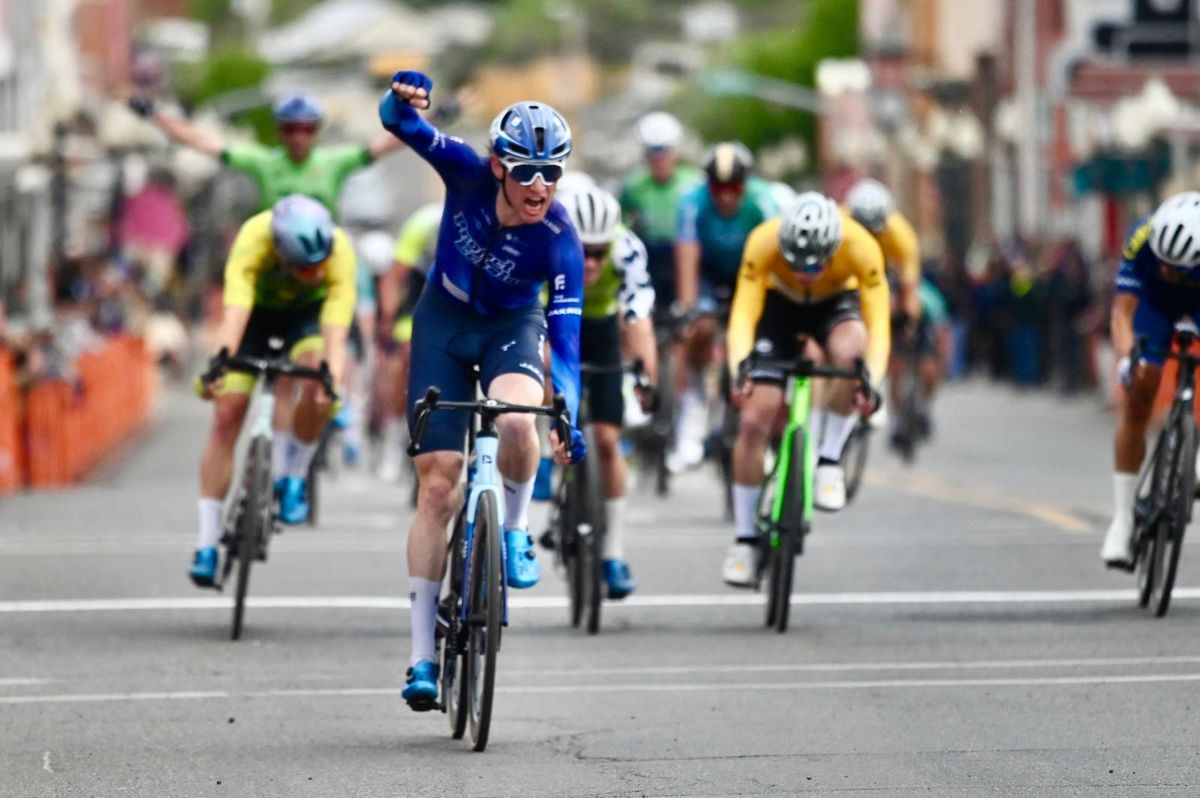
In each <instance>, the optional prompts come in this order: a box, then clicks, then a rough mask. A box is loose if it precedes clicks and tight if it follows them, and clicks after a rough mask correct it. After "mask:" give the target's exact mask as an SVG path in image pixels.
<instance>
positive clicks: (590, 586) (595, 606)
mask: <svg viewBox="0 0 1200 798" xmlns="http://www.w3.org/2000/svg"><path fill="white" fill-rule="evenodd" d="M587 438H588V451H590V452H598V451H599V450H598V449H597V448H596V439H595V436H594V435H593V434H592V429H591V427H590V426H589V427H588V430H587ZM575 468H576V469H582V471H583V473H584V474H586V479H585V480H584V482H585V484H584V489H583V491H582V494H583V497H584V504H583V508H584V512H583V517H582V519H581V521H580V526H579V527H578V529H579V536H578V540H579V546H578V556H577V558H576V561H577V568H578V575H579V581H580V582H581V584H582V587H583V590H582V598H583V602H582V603H583V608H584V612H585V619H586V627H587V632H588V634H590V635H594V634H596V633H597V632H599V631H600V607H601V604H602V599H603V597H604V596H603V592H604V587H603V585H604V574H603V561H602V559H601V558H602V556H603V554H604V551H603V546H604V534H605V532H606V531H607V527H608V523H607V518H606V517H605V514H604V512H605V508H604V484H603V480H602V479H601V476H600V458H599V456H598V455H593V456H592V457H588V458H586V459H585V460H584V461H583V463H581V464H580V465H577V466H575Z"/></svg>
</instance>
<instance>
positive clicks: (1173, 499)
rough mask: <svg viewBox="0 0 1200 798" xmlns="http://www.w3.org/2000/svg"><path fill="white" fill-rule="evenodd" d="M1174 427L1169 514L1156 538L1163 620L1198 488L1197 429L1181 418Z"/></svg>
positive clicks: (1156, 594) (1157, 596) (1154, 603)
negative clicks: (1196, 463) (1196, 488)
mask: <svg viewBox="0 0 1200 798" xmlns="http://www.w3.org/2000/svg"><path fill="white" fill-rule="evenodd" d="M1176 424H1177V426H1175V427H1173V432H1174V435H1175V438H1176V440H1175V442H1174V445H1173V446H1171V447H1168V448H1172V449H1174V452H1173V457H1172V459H1171V470H1170V473H1171V475H1172V478H1171V480H1170V485H1169V492H1168V493H1167V502H1168V504H1167V505H1166V506H1167V510H1166V511H1165V512H1163V513H1161V514H1160V516H1159V523H1158V526H1157V529H1156V530H1155V536H1154V571H1153V572H1154V576H1155V578H1154V579H1153V580H1152V582H1151V592H1150V606H1151V607H1152V608H1153V610H1154V615H1155V616H1156V617H1159V618H1161V617H1163V616H1164V615H1166V614H1167V610H1168V609H1169V608H1170V606H1171V590H1172V588H1174V586H1175V574H1176V572H1177V571H1178V569H1179V554H1180V550H1181V549H1182V548H1183V535H1184V532H1185V531H1186V529H1187V525H1188V521H1189V520H1190V519H1191V514H1192V501H1193V497H1194V495H1195V494H1194V491H1195V487H1196V473H1195V472H1196V469H1195V462H1196V426H1195V424H1194V423H1193V422H1192V421H1191V419H1190V418H1181V419H1179V420H1178V421H1177V422H1176Z"/></svg>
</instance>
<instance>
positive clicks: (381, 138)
mask: <svg viewBox="0 0 1200 798" xmlns="http://www.w3.org/2000/svg"><path fill="white" fill-rule="evenodd" d="M404 147H405V144H404V142H403V141H401V140H400V139H398V138H396V137H395V136H393V135H392V134H391V133H388V132H386V131H384V132H383V133H380V134H379V135H377V136H375V137H374V138H373V139H371V140H370V141H369V142H368V143H367V152H369V153H371V160H373V161H377V160H379V159H380V158H382V157H383V156H385V155H387V154H388V153H391V152H395V151H396V150H401V149H404Z"/></svg>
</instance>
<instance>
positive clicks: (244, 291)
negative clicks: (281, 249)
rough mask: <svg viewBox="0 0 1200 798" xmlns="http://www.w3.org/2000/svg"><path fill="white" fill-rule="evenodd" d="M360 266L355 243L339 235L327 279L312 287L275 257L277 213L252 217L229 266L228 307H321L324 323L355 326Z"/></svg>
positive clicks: (336, 233)
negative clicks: (273, 223)
mask: <svg viewBox="0 0 1200 798" xmlns="http://www.w3.org/2000/svg"><path fill="white" fill-rule="evenodd" d="M356 264H357V261H356V259H355V256H354V247H353V246H352V245H351V244H350V239H348V238H347V237H346V234H345V233H344V232H342V229H341V228H340V227H338V228H335V229H334V231H333V251H332V252H331V253H330V255H329V258H328V260H326V261H325V263H324V264H322V265H321V266H320V267H318V268H320V269H323V270H324V272H325V279H324V280H322V281H320V282H318V283H316V284H314V285H310V284H308V283H305V282H302V281H301V280H300V279H299V278H298V277H297V276H296V275H295V272H294V271H293V270H292V269H290V268H288V267H287V266H285V265H283V264H282V263H281V262H280V261H279V259H278V258H277V257H276V256H275V243H274V241H273V240H272V237H271V211H270V210H266V211H263V212H262V213H259V214H256V215H254V216H251V217H250V218H249V219H247V220H246V222H245V223H244V224H243V225H242V228H241V229H240V230H239V231H238V234H237V238H236V239H234V242H233V248H232V249H231V250H230V252H229V260H228V261H226V263H225V304H226V305H232V306H233V307H241V308H255V307H265V308H272V309H274V310H289V309H291V308H302V307H306V306H308V305H311V304H312V303H314V302H321V303H322V305H321V324H323V325H324V324H329V325H333V326H335V327H349V326H350V321H351V319H353V317H354V298H355V288H354V279H355V274H354V272H355V268H356Z"/></svg>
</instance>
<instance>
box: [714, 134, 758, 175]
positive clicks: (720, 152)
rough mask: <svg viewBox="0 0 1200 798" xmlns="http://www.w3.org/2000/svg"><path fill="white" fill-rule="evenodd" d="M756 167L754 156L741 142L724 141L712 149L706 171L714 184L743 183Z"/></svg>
mask: <svg viewBox="0 0 1200 798" xmlns="http://www.w3.org/2000/svg"><path fill="white" fill-rule="evenodd" d="M752 166H754V156H753V155H751V154H750V150H748V149H747V148H746V145H745V144H743V143H742V142H740V141H722V142H721V143H720V144H718V145H717V146H715V147H713V148H712V151H711V152H710V153H709V154H708V159H707V160H706V161H705V162H704V171H705V172H706V173H707V174H708V179H709V180H710V181H711V182H713V183H741V182H742V181H744V180H745V179H746V177H747V176H748V175H749V174H750V168H751V167H752Z"/></svg>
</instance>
